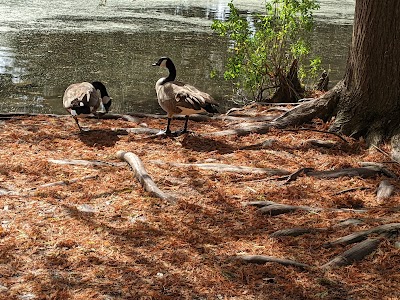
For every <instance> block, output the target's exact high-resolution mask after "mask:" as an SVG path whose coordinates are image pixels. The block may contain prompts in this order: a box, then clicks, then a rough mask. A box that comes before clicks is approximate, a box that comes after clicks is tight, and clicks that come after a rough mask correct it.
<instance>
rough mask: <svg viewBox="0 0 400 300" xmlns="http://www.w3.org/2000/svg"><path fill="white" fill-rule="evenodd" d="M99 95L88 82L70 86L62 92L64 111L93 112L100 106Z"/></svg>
mask: <svg viewBox="0 0 400 300" xmlns="http://www.w3.org/2000/svg"><path fill="white" fill-rule="evenodd" d="M100 99H101V97H100V95H99V93H98V92H97V91H96V89H95V88H94V86H93V85H92V84H91V83H89V82H81V83H74V84H71V85H70V86H69V87H67V89H66V90H65V92H64V96H63V105H64V107H65V108H66V109H72V110H76V109H78V110H79V109H80V110H85V112H86V110H88V109H89V110H90V112H94V111H96V110H97V108H98V107H99V105H100Z"/></svg>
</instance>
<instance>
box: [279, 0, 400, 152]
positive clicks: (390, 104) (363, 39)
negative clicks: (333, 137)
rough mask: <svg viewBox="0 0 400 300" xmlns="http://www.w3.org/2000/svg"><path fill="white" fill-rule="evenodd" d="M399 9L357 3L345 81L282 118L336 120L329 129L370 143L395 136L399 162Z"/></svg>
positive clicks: (286, 122) (392, 2) (390, 1)
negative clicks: (333, 118) (361, 138)
mask: <svg viewBox="0 0 400 300" xmlns="http://www.w3.org/2000/svg"><path fill="white" fill-rule="evenodd" d="M399 40H400V5H399V2H398V1H396V0H382V1H373V0H357V1H356V7H355V17H354V27H353V38H352V43H351V47H350V53H349V57H348V61H347V66H346V72H345V75H344V78H343V79H342V80H341V81H340V82H339V83H338V84H337V85H336V86H335V87H334V88H333V89H332V90H330V91H329V92H327V93H326V94H325V95H324V96H322V97H321V98H319V99H316V100H314V101H310V102H309V103H304V104H302V105H299V106H297V107H295V108H294V109H292V110H291V111H289V112H287V113H286V114H284V115H283V116H281V117H279V118H277V119H276V120H275V122H274V124H273V125H274V126H276V127H279V128H282V127H287V126H298V125H300V124H302V123H304V122H309V121H311V120H312V119H313V118H321V119H323V120H325V121H327V120H329V119H330V118H332V117H336V118H335V120H334V122H333V123H332V125H331V128H330V130H331V131H333V132H338V133H342V134H345V135H349V136H353V137H356V138H357V137H364V138H365V139H366V141H367V143H368V144H369V145H375V144H378V143H380V142H382V141H383V140H385V139H389V138H392V145H393V146H394V147H393V149H394V151H393V155H394V156H395V158H398V159H400V126H399V125H400V88H399V87H400V47H399Z"/></svg>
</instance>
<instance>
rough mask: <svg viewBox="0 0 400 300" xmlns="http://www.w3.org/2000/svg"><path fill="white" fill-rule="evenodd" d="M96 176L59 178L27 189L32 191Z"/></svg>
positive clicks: (95, 176)
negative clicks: (59, 179)
mask: <svg viewBox="0 0 400 300" xmlns="http://www.w3.org/2000/svg"><path fill="white" fill-rule="evenodd" d="M97 177H98V176H97V175H89V176H85V177H82V178H74V179H70V180H61V181H56V182H50V183H45V184H41V185H39V186H37V187H34V188H30V189H28V191H33V190H37V189H39V188H46V187H53V186H58V185H69V184H72V183H76V182H80V181H84V180H90V179H96V178H97Z"/></svg>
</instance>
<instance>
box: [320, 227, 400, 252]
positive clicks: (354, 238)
mask: <svg viewBox="0 0 400 300" xmlns="http://www.w3.org/2000/svg"><path fill="white" fill-rule="evenodd" d="M399 231H400V223H390V224H385V225H381V226H377V227H374V228H371V229H368V230H362V231H358V232H354V233H352V234H349V235H346V236H344V237H341V238H339V239H336V240H334V241H332V242H328V243H326V244H324V247H326V248H328V247H332V246H335V245H348V244H352V243H358V242H360V241H362V240H365V239H366V238H367V237H368V235H371V234H385V233H388V232H399Z"/></svg>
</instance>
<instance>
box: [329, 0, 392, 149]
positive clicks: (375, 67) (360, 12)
mask: <svg viewBox="0 0 400 300" xmlns="http://www.w3.org/2000/svg"><path fill="white" fill-rule="evenodd" d="M399 40H400V5H399V3H398V1H396V0H383V1H373V0H357V1H356V8H355V17H354V28H353V38H352V44H351V47H350V53H349V57H348V61H347V67H346V73H345V76H344V78H343V80H342V82H341V83H340V84H341V93H340V98H339V102H338V105H337V114H336V120H335V122H334V123H333V124H332V127H331V130H333V131H336V132H341V133H343V134H346V135H351V136H354V137H359V136H364V137H366V138H367V140H368V142H369V143H370V144H376V143H379V142H380V141H382V140H383V139H384V138H388V137H391V136H393V135H394V134H396V133H397V132H396V130H398V127H399V124H400V101H399V100H400V88H399V87H400V63H399V62H400V47H399Z"/></svg>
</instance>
